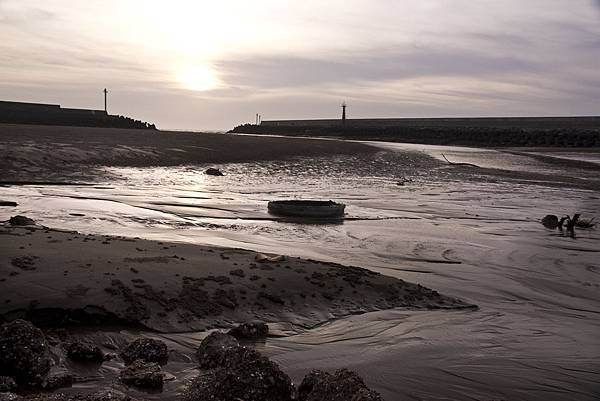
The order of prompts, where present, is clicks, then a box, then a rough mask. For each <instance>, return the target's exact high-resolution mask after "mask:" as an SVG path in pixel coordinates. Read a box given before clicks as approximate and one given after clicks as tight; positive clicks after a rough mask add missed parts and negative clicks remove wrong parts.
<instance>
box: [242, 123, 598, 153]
mask: <svg viewBox="0 0 600 401" xmlns="http://www.w3.org/2000/svg"><path fill="white" fill-rule="evenodd" d="M232 132H235V133H252V134H268V135H292V136H293V135H302V136H326V137H336V138H343V139H357V140H382V141H388V142H406V143H423V144H431V145H462V146H491V147H498V146H548V147H600V117H506V118H422V119H419V118H406V119H385V118H382V119H349V120H346V121H345V122H343V121H342V120H273V121H263V122H262V123H261V124H260V125H251V124H247V125H242V126H238V127H235V128H234V129H233V130H232Z"/></svg>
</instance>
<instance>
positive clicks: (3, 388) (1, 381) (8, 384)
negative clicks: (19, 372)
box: [0, 376, 17, 393]
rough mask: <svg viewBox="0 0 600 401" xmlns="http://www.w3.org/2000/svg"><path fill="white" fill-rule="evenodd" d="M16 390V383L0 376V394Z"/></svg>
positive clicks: (11, 379)
mask: <svg viewBox="0 0 600 401" xmlns="http://www.w3.org/2000/svg"><path fill="white" fill-rule="evenodd" d="M16 389H17V383H15V381H14V380H13V378H12V377H8V376H0V393H9V392H12V391H15V390H16Z"/></svg>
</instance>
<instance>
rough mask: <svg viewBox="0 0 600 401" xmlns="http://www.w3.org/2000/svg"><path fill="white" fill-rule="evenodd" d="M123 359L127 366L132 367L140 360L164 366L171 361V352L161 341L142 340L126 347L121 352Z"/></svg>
mask: <svg viewBox="0 0 600 401" xmlns="http://www.w3.org/2000/svg"><path fill="white" fill-rule="evenodd" d="M121 358H123V361H125V364H126V365H130V364H132V363H133V362H134V361H136V360H138V359H141V360H142V361H145V362H156V363H159V364H161V365H164V364H166V363H167V361H168V360H169V351H168V350H167V345H166V344H165V343H164V342H162V341H160V340H154V339H151V338H140V339H137V340H135V341H133V342H131V343H129V344H128V345H127V347H125V349H124V350H123V351H122V352H121Z"/></svg>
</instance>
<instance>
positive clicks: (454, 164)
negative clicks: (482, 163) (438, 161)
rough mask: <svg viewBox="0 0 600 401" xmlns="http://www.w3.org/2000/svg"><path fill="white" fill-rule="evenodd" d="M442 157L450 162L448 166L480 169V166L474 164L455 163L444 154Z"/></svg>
mask: <svg viewBox="0 0 600 401" xmlns="http://www.w3.org/2000/svg"><path fill="white" fill-rule="evenodd" d="M442 157H443V158H444V160H446V161H447V162H448V164H450V165H452V166H469V167H476V168H480V167H479V166H478V165H476V164H472V163H453V162H451V161H450V160H448V159H447V158H446V156H445V155H444V154H443V153H442Z"/></svg>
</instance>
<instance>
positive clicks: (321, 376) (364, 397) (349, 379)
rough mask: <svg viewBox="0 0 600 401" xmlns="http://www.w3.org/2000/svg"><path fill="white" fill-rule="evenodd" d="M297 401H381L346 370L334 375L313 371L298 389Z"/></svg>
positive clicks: (381, 400)
mask: <svg viewBox="0 0 600 401" xmlns="http://www.w3.org/2000/svg"><path fill="white" fill-rule="evenodd" d="M298 400H299V401H322V400H327V401H350V400H351V401H383V398H381V395H380V394H379V393H377V392H376V391H373V390H371V389H369V388H368V387H367V386H366V385H365V383H364V382H363V380H362V379H361V378H360V376H359V375H358V374H356V373H355V372H352V371H350V370H348V369H340V370H337V371H336V372H335V373H333V374H330V373H327V372H323V371H319V370H313V371H312V372H310V373H309V374H308V375H307V376H306V377H305V378H304V380H302V383H301V384H300V387H299V388H298Z"/></svg>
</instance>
